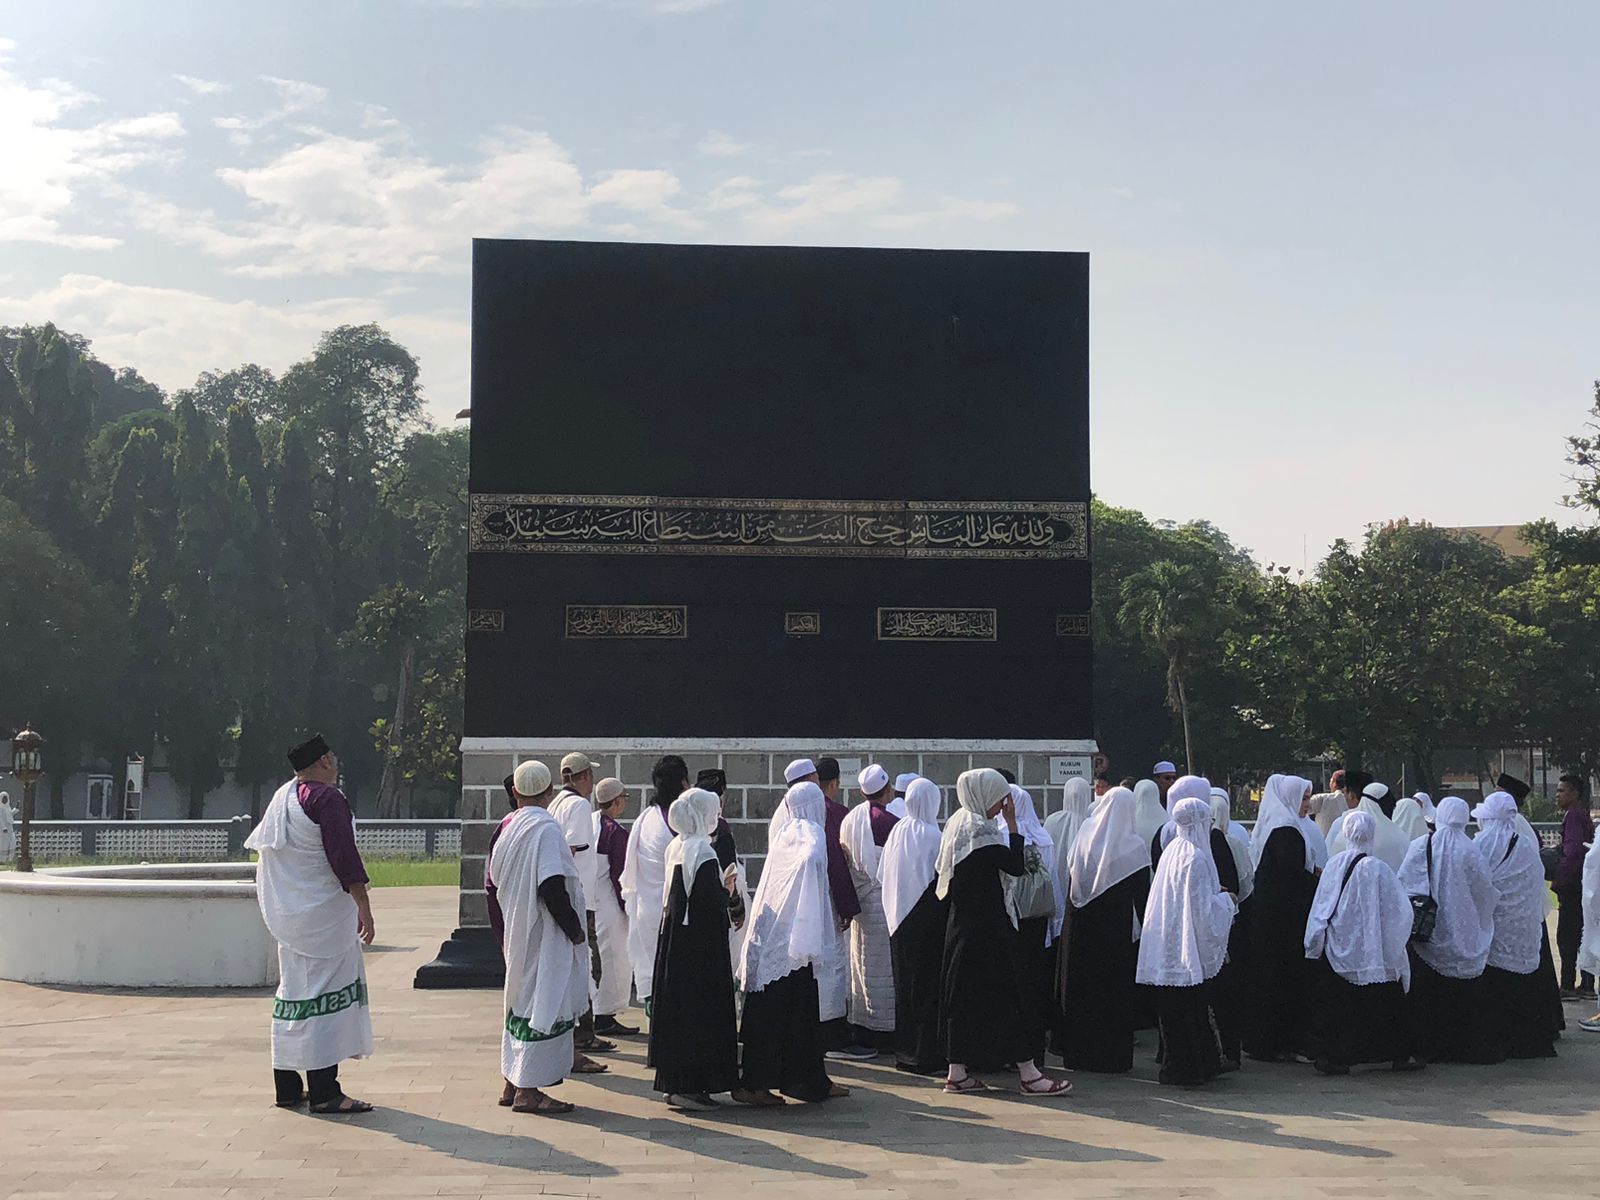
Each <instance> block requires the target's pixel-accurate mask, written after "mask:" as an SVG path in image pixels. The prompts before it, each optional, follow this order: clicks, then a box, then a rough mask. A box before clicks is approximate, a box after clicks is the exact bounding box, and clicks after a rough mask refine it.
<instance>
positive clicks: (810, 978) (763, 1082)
mask: <svg viewBox="0 0 1600 1200" xmlns="http://www.w3.org/2000/svg"><path fill="white" fill-rule="evenodd" d="M783 808H784V811H785V817H786V819H785V821H784V822H783V824H782V826H781V827H780V828H779V830H778V833H777V835H776V836H775V837H774V838H773V840H772V842H771V844H770V845H769V846H768V847H767V861H766V864H765V865H764V866H763V868H762V871H761V882H760V883H759V884H758V885H757V887H756V894H755V897H754V898H753V899H752V900H751V901H750V917H749V921H748V925H749V927H750V934H749V936H748V937H746V938H745V943H744V957H743V959H742V960H741V961H740V963H739V984H740V987H741V988H742V989H743V991H744V1025H743V1029H742V1033H743V1037H742V1039H741V1040H742V1041H743V1042H744V1058H743V1061H742V1062H741V1064H740V1070H739V1090H738V1091H736V1092H734V1093H733V1098H734V1099H735V1100H738V1101H739V1102H741V1103H743V1104H753V1105H756V1106H758V1107H762V1108H771V1107H776V1106H778V1105H781V1104H783V1103H784V1101H783V1099H782V1097H781V1096H779V1095H778V1094H777V1093H779V1092H781V1093H782V1094H783V1095H784V1096H793V1097H794V1098H795V1099H797V1100H806V1101H812V1102H815V1101H818V1100H827V1099H829V1098H831V1097H835V1096H845V1095H848V1094H849V1092H848V1090H847V1089H845V1088H842V1087H840V1086H839V1085H838V1084H836V1083H834V1082H833V1080H831V1079H829V1078H828V1072H827V1069H826V1067H825V1065H824V1063H823V1049H822V1023H821V1020H820V1019H819V1014H820V1010H819V1007H818V994H817V970H818V969H819V968H820V967H823V966H825V965H826V955H827V954H828V953H829V946H830V944H831V940H830V938H829V933H828V922H830V921H832V920H833V909H832V906H831V902H830V900H829V896H828V850H827V846H826V845H825V838H826V834H825V833H824V832H823V823H824V821H825V820H826V802H825V801H824V799H823V795H822V789H821V788H820V787H818V786H817V785H816V784H814V783H809V782H807V783H797V784H795V785H794V786H793V787H791V788H790V789H789V790H788V791H787V792H786V793H785V794H784V797H783Z"/></svg>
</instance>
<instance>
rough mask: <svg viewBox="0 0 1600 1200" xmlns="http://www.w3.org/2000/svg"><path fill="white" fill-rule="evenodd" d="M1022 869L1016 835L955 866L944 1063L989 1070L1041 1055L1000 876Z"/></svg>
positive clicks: (942, 1003)
mask: <svg viewBox="0 0 1600 1200" xmlns="http://www.w3.org/2000/svg"><path fill="white" fill-rule="evenodd" d="M1024 870H1025V868H1024V866H1023V861H1022V835H1021V834H1017V833H1013V834H1012V835H1011V843H1010V845H1009V846H983V847H981V848H979V849H977V850H974V851H973V852H972V853H971V854H969V855H967V857H966V858H964V859H962V860H961V861H960V862H959V863H957V864H956V869H955V874H954V878H952V879H951V881H950V890H949V894H948V895H947V896H946V899H947V900H948V901H949V904H950V916H949V919H948V921H947V922H946V924H945V934H944V956H943V959H942V964H941V967H940V974H941V979H942V984H941V990H940V996H939V1042H940V1046H941V1049H942V1050H943V1053H944V1057H945V1061H946V1062H951V1063H961V1064H963V1065H965V1066H967V1067H969V1068H972V1069H985V1070H988V1069H994V1068H998V1067H1001V1066H1004V1065H1006V1064H1011V1063H1019V1062H1027V1061H1028V1060H1029V1059H1031V1058H1032V1057H1033V1056H1034V1055H1035V1054H1037V1053H1038V1046H1037V1045H1036V1044H1035V1041H1034V1032H1033V1031H1034V1029H1035V1025H1036V1022H1035V1021H1032V1020H1030V1019H1029V1017H1028V1015H1027V1004H1026V1001H1025V1000H1024V994H1025V989H1026V988H1027V986H1028V985H1027V984H1026V982H1025V977H1024V968H1023V965H1022V962H1021V956H1020V955H1019V953H1018V950H1019V947H1018V944H1017V942H1018V938H1017V931H1016V929H1015V928H1014V927H1013V926H1012V924H1011V918H1010V916H1009V915H1007V912H1006V900H1005V893H1004V891H1003V890H1002V888H1001V886H1000V873H1001V872H1002V871H1004V872H1005V873H1006V874H1007V875H1021V874H1022V873H1023V872H1024Z"/></svg>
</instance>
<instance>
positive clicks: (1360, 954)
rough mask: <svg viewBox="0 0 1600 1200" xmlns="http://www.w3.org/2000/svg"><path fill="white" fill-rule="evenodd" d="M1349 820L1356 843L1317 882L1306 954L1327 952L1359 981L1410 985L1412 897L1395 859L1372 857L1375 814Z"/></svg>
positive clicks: (1352, 841) (1359, 814)
mask: <svg viewBox="0 0 1600 1200" xmlns="http://www.w3.org/2000/svg"><path fill="white" fill-rule="evenodd" d="M1345 825H1346V839H1347V840H1348V841H1349V843H1350V848H1349V849H1347V850H1342V851H1340V852H1339V853H1338V854H1336V855H1334V857H1332V858H1330V859H1329V860H1328V866H1327V869H1326V870H1324V871H1323V873H1322V880H1321V882H1320V883H1318V884H1317V895H1316V898H1315V899H1314V900H1312V902H1311V916H1310V918H1309V919H1308V920H1307V921H1306V937H1305V949H1306V957H1307V958H1312V959H1315V958H1320V957H1321V956H1322V955H1323V954H1324V953H1326V954H1327V956H1328V965H1329V966H1331V967H1332V968H1333V969H1334V971H1335V972H1337V973H1338V974H1339V975H1340V976H1341V977H1342V978H1344V979H1346V980H1348V981H1349V982H1351V983H1353V984H1356V985H1358V986H1365V985H1366V984H1370V983H1395V982H1399V983H1400V984H1401V985H1403V986H1404V987H1405V988H1406V989H1407V990H1409V989H1410V987H1411V960H1410V958H1409V956H1408V955H1407V954H1406V945H1407V943H1409V942H1410V940H1411V901H1410V900H1409V899H1407V898H1406V893H1405V889H1403V888H1402V887H1401V886H1400V880H1399V879H1398V878H1396V876H1395V873H1394V871H1393V870H1391V869H1390V867H1389V864H1388V863H1386V862H1384V861H1383V860H1382V859H1381V858H1374V857H1373V856H1372V837H1373V833H1374V832H1375V830H1374V824H1373V820H1372V818H1371V817H1370V816H1369V815H1368V814H1366V813H1364V812H1355V813H1352V814H1351V815H1350V816H1348V817H1346V818H1345ZM1362 856H1364V857H1362ZM1358 858H1359V859H1360V861H1359V862H1357V861H1356V860H1357V859H1358ZM1352 862H1354V863H1355V868H1354V870H1353V871H1351V873H1350V876H1349V882H1348V883H1346V882H1345V873H1346V872H1347V871H1350V867H1351V863H1352Z"/></svg>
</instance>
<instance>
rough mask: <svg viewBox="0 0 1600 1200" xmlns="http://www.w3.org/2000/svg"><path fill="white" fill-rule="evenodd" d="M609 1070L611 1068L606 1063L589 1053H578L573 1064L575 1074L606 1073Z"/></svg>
mask: <svg viewBox="0 0 1600 1200" xmlns="http://www.w3.org/2000/svg"><path fill="white" fill-rule="evenodd" d="M609 1070H611V1068H610V1067H609V1066H607V1065H606V1064H605V1063H600V1062H595V1060H594V1059H592V1058H590V1057H589V1056H588V1055H587V1054H580V1055H578V1057H577V1059H576V1060H575V1061H574V1062H573V1064H572V1073H573V1074H574V1075H604V1074H605V1073H606V1072H607V1071H609Z"/></svg>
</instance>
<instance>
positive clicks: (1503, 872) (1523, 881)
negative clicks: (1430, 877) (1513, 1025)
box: [1472, 792, 1546, 975]
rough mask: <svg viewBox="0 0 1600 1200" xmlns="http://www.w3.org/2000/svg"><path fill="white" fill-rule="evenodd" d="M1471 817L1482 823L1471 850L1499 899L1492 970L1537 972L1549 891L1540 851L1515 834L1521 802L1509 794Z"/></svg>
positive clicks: (1494, 796) (1493, 798)
mask: <svg viewBox="0 0 1600 1200" xmlns="http://www.w3.org/2000/svg"><path fill="white" fill-rule="evenodd" d="M1472 815H1473V817H1475V818H1476V819H1477V822H1478V836H1477V837H1475V838H1473V839H1472V845H1473V848H1474V849H1476V850H1477V851H1478V853H1480V854H1482V855H1483V861H1484V865H1485V866H1487V867H1488V868H1489V877H1490V878H1491V879H1492V880H1494V886H1495V891H1496V893H1497V894H1498V896H1499V900H1498V902H1497V903H1496V905H1495V909H1494V941H1493V942H1491V943H1490V944H1489V965H1490V966H1492V967H1499V968H1500V969H1501V970H1502V971H1510V972H1512V973H1513V974H1516V975H1526V974H1528V973H1529V972H1530V971H1535V970H1537V969H1538V967H1539V951H1540V949H1541V947H1542V946H1543V945H1544V938H1543V936H1542V933H1543V930H1544V897H1545V890H1546V889H1545V886H1544V864H1543V862H1541V861H1540V858H1539V846H1538V844H1537V843H1534V842H1529V841H1528V839H1527V838H1525V837H1523V836H1522V835H1521V834H1519V833H1518V832H1517V826H1516V816H1517V802H1516V801H1515V800H1513V799H1512V798H1511V794H1510V793H1509V792H1494V793H1491V794H1490V795H1488V796H1486V797H1485V798H1484V801H1483V803H1482V804H1480V805H1478V807H1477V808H1476V809H1474V810H1473V813H1472Z"/></svg>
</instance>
